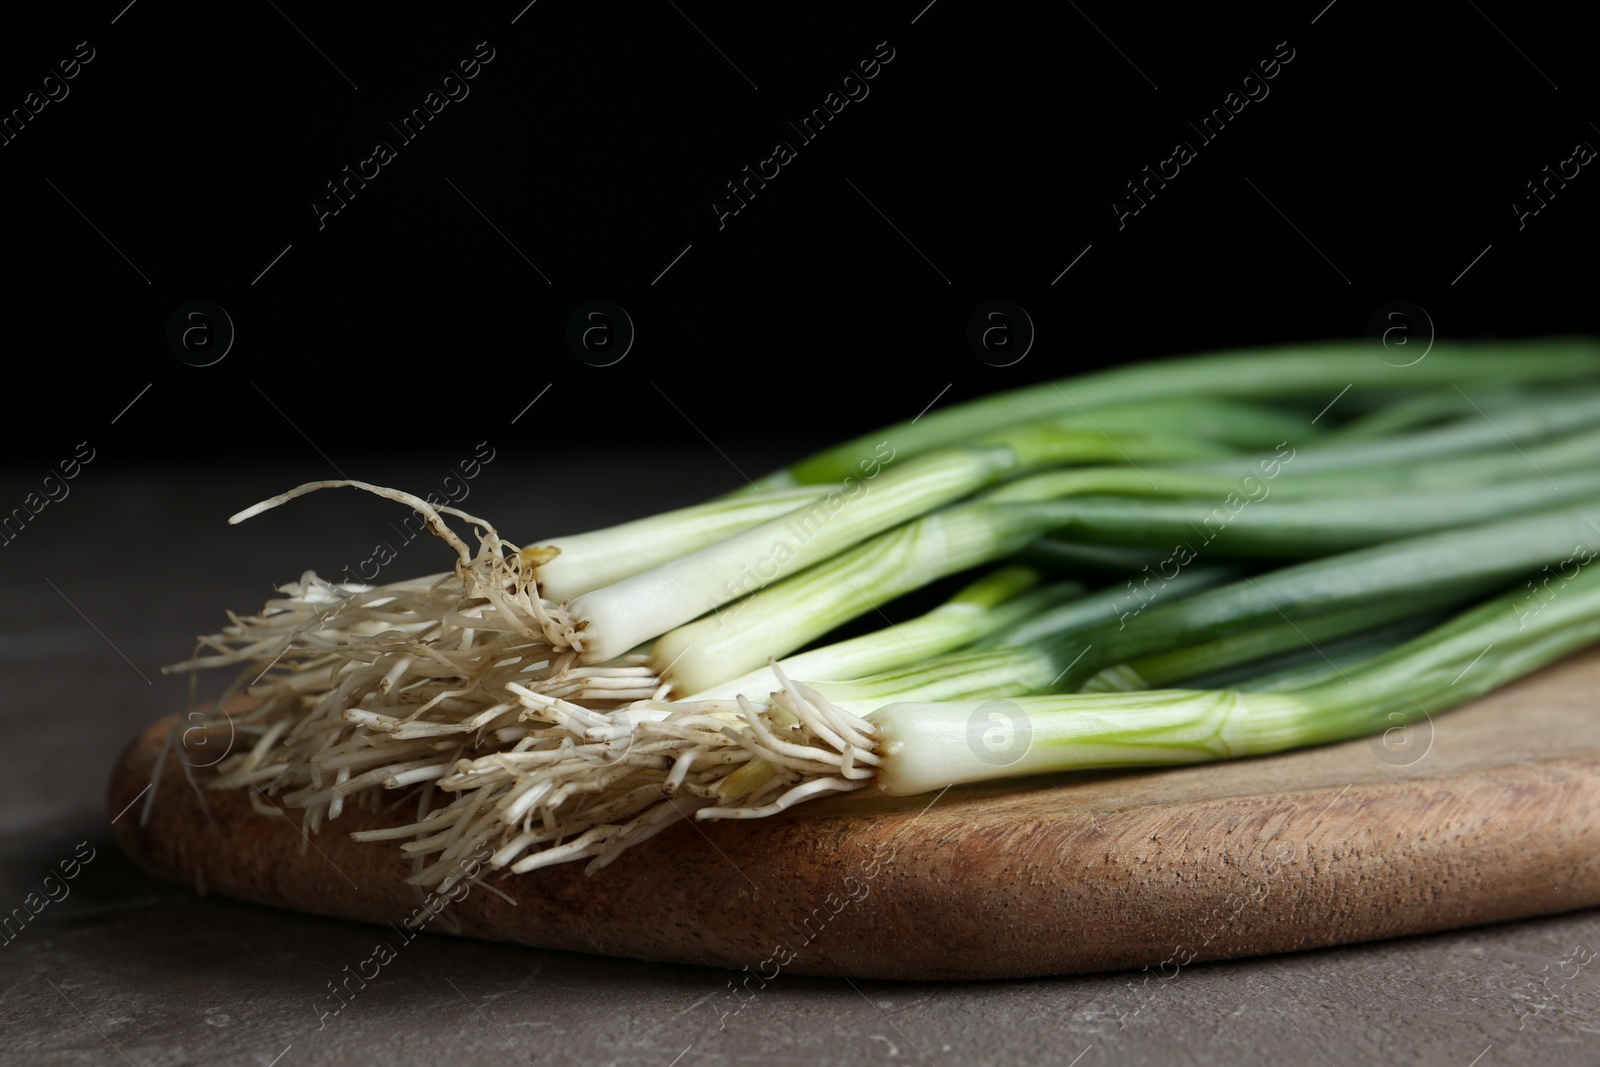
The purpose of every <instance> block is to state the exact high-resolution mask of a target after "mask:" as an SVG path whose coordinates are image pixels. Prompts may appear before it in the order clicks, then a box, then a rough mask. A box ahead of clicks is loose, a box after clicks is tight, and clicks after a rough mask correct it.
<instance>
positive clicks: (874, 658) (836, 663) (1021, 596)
mask: <svg viewBox="0 0 1600 1067" xmlns="http://www.w3.org/2000/svg"><path fill="white" fill-rule="evenodd" d="M1038 580H1039V576H1038V573H1037V572H1035V571H1033V570H1030V569H1028V568H1026V567H1003V568H1001V569H1000V570H998V571H995V572H993V573H991V574H987V575H984V576H983V577H982V578H980V579H978V580H977V581H976V582H973V583H972V584H971V585H969V586H967V587H966V588H964V589H962V590H961V591H960V592H958V593H957V594H956V595H955V596H953V597H951V598H950V599H949V600H948V601H946V602H945V603H943V604H940V605H939V606H938V607H936V608H934V609H933V610H932V611H930V612H928V613H927V614H925V615H921V616H919V617H917V618H915V619H910V620H907V621H906V622H902V623H899V624H898V625H893V626H889V627H886V628H884V629H882V630H877V631H874V632H873V633H869V634H863V635H861V636H860V637H853V638H850V639H849V640H846V641H839V642H836V643H834V644H831V645H824V646H823V647H821V648H815V649H812V650H810V651H808V652H802V653H800V654H799V655H796V656H790V657H788V658H787V659H784V660H780V661H779V662H778V664H777V668H779V669H781V670H782V671H783V672H784V673H785V674H788V675H789V676H791V677H796V678H812V679H829V680H849V679H855V678H865V677H867V676H869V675H874V674H879V673H882V672H884V671H888V670H893V669H895V668H897V667H904V666H907V665H911V664H916V663H920V662H923V661H926V660H927V659H928V657H930V656H937V655H940V654H942V653H945V652H949V651H951V650H952V649H956V648H960V647H961V646H963V645H968V644H971V643H972V642H974V641H978V640H980V639H982V638H985V637H988V636H989V635H991V634H995V633H998V632H1001V631H1003V630H1007V629H1009V628H1011V627H1013V626H1015V625H1017V624H1018V623H1020V622H1022V621H1023V620H1024V619H1027V618H1030V617H1033V616H1035V615H1038V614H1039V613H1041V612H1044V611H1047V610H1049V609H1051V608H1054V607H1056V606H1057V605H1060V604H1063V603H1069V602H1071V601H1073V600H1075V599H1077V598H1078V597H1080V596H1081V595H1082V594H1083V586H1082V585H1081V584H1080V583H1078V582H1057V583H1054V584H1052V585H1049V586H1046V587H1045V588H1043V589H1038V590H1032V587H1033V586H1034V585H1036V584H1037V583H1038ZM1030 590H1032V591H1030ZM779 688H782V683H781V682H780V681H779V680H778V674H777V671H776V670H775V669H774V668H773V667H761V668H759V669H758V670H754V671H751V672H749V673H748V674H744V675H741V676H739V677H738V678H735V679H733V680H732V681H728V682H723V683H722V684H720V685H714V686H712V687H711V688H709V689H705V690H702V691H701V692H698V693H692V694H689V695H687V696H684V697H681V698H679V699H682V700H714V699H725V700H732V699H733V698H734V697H736V696H738V695H739V694H740V693H743V694H745V695H746V696H749V697H764V696H765V695H766V694H768V693H770V692H772V691H773V690H775V689H779Z"/></svg>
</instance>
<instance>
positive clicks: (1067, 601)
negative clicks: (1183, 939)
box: [156, 339, 1600, 888]
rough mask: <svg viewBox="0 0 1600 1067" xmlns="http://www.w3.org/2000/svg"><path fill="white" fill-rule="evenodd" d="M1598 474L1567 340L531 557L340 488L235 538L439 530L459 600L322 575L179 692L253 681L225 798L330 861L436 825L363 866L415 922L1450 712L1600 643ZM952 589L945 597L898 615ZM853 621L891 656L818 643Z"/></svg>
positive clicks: (1295, 363) (1078, 410)
mask: <svg viewBox="0 0 1600 1067" xmlns="http://www.w3.org/2000/svg"><path fill="white" fill-rule="evenodd" d="M1335 400H1337V401H1338V403H1337V404H1335V403H1333V401H1335ZM1597 455H1600V344H1597V343H1596V342H1594V341H1592V340H1588V339H1553V340H1545V341H1536V342H1521V343H1516V344H1503V345H1501V344H1495V345H1490V344H1456V345H1451V344H1446V343H1442V342H1441V343H1436V344H1435V345H1434V348H1433V350H1432V351H1431V352H1430V353H1429V354H1428V358H1427V359H1425V360H1423V361H1421V362H1419V363H1416V364H1413V365H1411V366H1409V367H1404V368H1396V367H1392V366H1390V365H1388V364H1386V363H1384V362H1382V361H1381V360H1378V359H1376V358H1374V356H1373V355H1372V354H1371V353H1370V351H1369V350H1368V349H1367V347H1366V346H1365V345H1350V344H1325V345H1317V346H1303V347H1297V348H1290V349H1283V350H1269V351H1247V352H1238V353H1221V354H1215V355H1208V356H1200V357H1191V358H1186V359H1178V360H1171V361H1165V362H1161V363H1151V364H1143V365H1138V366H1131V367H1126V368H1121V369H1117V370H1113V371H1107V372H1102V373H1097V374H1093V375H1088V376H1084V377H1080V378H1076V379H1066V380H1062V381H1059V382H1053V383H1046V384H1045V385H1042V386H1035V387H1031V388H1028V389H1023V390H1019V391H1015V392H1011V393H1002V394H999V395H997V396H992V397H988V398H985V399H982V400H978V401H974V402H971V403H967V404H963V405H959V406H955V407H951V408H948V409H945V410H943V411H939V412H935V413H932V414H928V415H926V416H923V417H921V418H920V419H918V420H914V421H913V422H912V423H906V424H901V425H897V426H891V427H889V428H887V429H884V430H881V431H879V432H878V433H875V434H871V435H868V436H865V437H862V438H860V439H857V440H855V441H851V442H847V443H846V444H843V445H840V446H838V447H837V448H834V449H830V450H828V451H826V452H823V453H820V454H818V455H815V456H812V457H810V458H808V459H806V460H804V461H802V462H800V463H797V464H795V465H794V466H792V467H789V468H787V469H785V470H782V471H778V472H775V473H773V474H771V475H769V476H767V477H766V478H764V479H762V480H761V481H760V482H759V483H756V484H755V485H752V486H750V487H747V488H746V489H743V490H740V491H739V492H736V493H733V494H730V495H728V496H725V497H722V498H719V499H716V500H712V501H709V502H706V503H701V504H696V505H692V506H688V507H684V508H681V509H679V510H676V511H670V512H666V513H664V514H661V515H656V516H652V517H648V518H643V519H639V520H636V521H633V522H629V523H625V524H623V525H620V526H615V527H611V528H609V529H604V530H597V531H592V532H588V533H581V534H576V535H571V536H563V537H554V538H549V539H546V540H541V541H537V542H534V543H532V544H529V545H526V546H523V545H518V544H512V543H509V542H507V541H504V540H502V539H501V537H500V535H499V534H498V532H497V531H496V530H495V528H494V527H493V526H492V525H491V524H490V523H488V522H487V521H485V520H483V519H481V518H478V517H476V516H473V515H469V514H467V513H465V512H462V511H459V510H456V509H454V508H450V507H435V506H432V505H430V504H429V503H427V502H426V501H424V500H421V499H419V498H417V497H415V496H411V495H409V494H406V493H403V492H399V491H396V490H391V489H384V488H380V487H377V486H372V485H367V484H365V483H360V482H348V481H338V482H317V483H312V484H309V485H304V486H300V487H299V488H297V489H294V490H292V491H290V492H288V493H285V494H283V495H282V496H279V497H275V498H273V499H272V500H268V501H265V502H263V503H261V504H258V505H256V506H255V507H253V508H250V509H248V510H246V511H244V512H241V513H239V514H238V515H236V516H234V518H233V520H232V521H234V522H238V521H242V520H243V519H246V518H248V517H250V516H251V515H254V514H257V513H259V512H260V511H262V510H265V509H267V508H271V507H275V506H277V505H279V504H282V503H284V502H286V501H288V500H290V499H293V498H295V497H297V496H300V495H303V494H305V493H308V492H311V491H313V490H317V489H322V488H330V487H337V486H354V487H357V488H361V489H364V490H368V491H370V492H374V493H377V494H379V495H381V496H384V497H387V498H390V499H392V500H395V501H397V502H400V503H402V504H405V505H407V506H409V507H411V508H413V509H414V510H416V511H417V512H418V513H420V514H421V515H422V516H423V518H424V520H425V521H426V523H427V524H428V526H429V528H430V530H431V531H432V532H433V533H434V534H436V535H437V536H438V537H439V538H440V539H441V540H442V541H444V542H445V544H446V545H448V546H449V548H450V549H451V550H453V552H454V554H455V565H454V567H453V569H452V570H450V571H447V572H444V573H440V574H435V575H431V576H427V577H422V578H417V579H413V580H409V581H402V582H395V583H391V584H387V585H383V586H365V585H357V584H350V583H334V582H328V581H325V580H323V579H321V578H318V577H317V576H316V575H315V574H312V573H310V572H307V573H306V574H304V575H302V576H301V578H300V579H299V580H298V581H295V582H290V583H288V584H286V585H284V586H282V587H281V588H280V589H279V594H280V596H279V597H278V598H277V599H274V600H272V601H269V602H268V603H267V605H266V606H265V607H264V608H263V609H262V610H261V612H260V613H258V614H256V615H252V616H247V617H240V616H230V620H231V621H230V625H229V626H227V627H226V628H225V629H224V630H223V631H222V632H221V633H219V634H216V635H213V636H209V637H204V638H201V640H200V648H199V649H198V650H197V652H196V655H195V656H194V657H193V658H192V659H191V660H189V661H188V662H186V663H182V664H178V665H176V666H175V667H173V668H169V670H188V671H192V670H196V669H198V668H202V667H218V666H233V667H237V668H239V673H238V675H237V677H236V679H235V681H234V683H233V684H232V685H231V686H229V687H228V688H227V690H226V691H225V692H224V693H223V694H222V695H221V696H220V697H219V698H218V700H217V702H216V704H215V705H214V710H213V711H212V713H211V717H210V720H211V721H210V728H211V729H213V730H214V731H215V732H219V733H226V734H227V735H228V736H230V737H237V738H242V739H243V741H244V742H245V743H243V744H239V745H237V746H236V747H235V748H234V749H233V750H232V751H231V753H230V755H229V756H228V757H227V758H226V759H224V760H223V761H221V762H220V764H219V765H218V766H217V768H216V771H217V773H216V775H215V777H214V779H213V780H212V781H211V783H210V784H211V785H212V786H214V787H216V788H242V789H248V790H249V791H250V796H251V800H252V802H253V803H255V804H256V805H257V806H258V808H260V809H261V810H263V811H269V812H276V810H277V809H278V807H279V805H283V806H287V807H289V808H294V809H299V810H300V811H301V813H302V817H303V821H304V825H305V828H306V829H307V830H308V831H315V830H317V829H318V828H320V827H321V826H322V824H323V823H325V822H327V821H330V820H334V819H337V818H338V817H339V815H340V814H341V812H342V811H343V809H344V807H345V805H346V804H347V803H349V804H354V805H358V806H362V807H366V808H369V809H372V810H380V809H384V810H386V809H387V808H390V807H392V806H393V803H391V801H396V800H398V801H404V802H406V803H407V804H410V803H412V802H413V801H414V811H415V814H414V815H411V814H407V815H405V816H402V817H401V818H400V819H399V820H395V819H391V820H390V821H391V822H393V823H395V825H392V826H390V827H389V828H386V829H381V830H371V831H363V832H360V833H357V834H355V835H354V836H356V837H357V838H358V839H361V840H368V841H391V842H398V843H399V844H398V847H399V848H401V849H402V850H403V851H404V852H405V853H406V854H408V855H410V856H412V857H413V858H414V861H415V863H414V874H413V878H412V880H413V881H414V882H415V883H417V884H419V885H430V886H442V887H445V888H448V887H449V885H450V884H452V883H453V881H454V880H456V879H459V878H460V877H461V873H460V872H461V867H462V862H463V860H464V859H465V858H466V857H468V856H471V855H475V854H481V852H480V850H481V849H483V848H484V847H485V845H487V846H488V847H489V848H490V850H492V860H491V863H490V866H491V867H493V868H500V867H509V868H510V869H511V870H512V871H515V872H522V871H527V870H531V869H534V868H537V867H542V866H547V865H550V864H554V863H560V862H565V861H569V860H574V859H589V860H590V861H591V862H590V869H593V868H595V867H598V866H603V865H605V864H607V863H609V862H610V861H611V860H612V859H613V858H615V857H616V856H617V855H618V854H619V853H620V852H622V851H623V850H624V849H626V848H629V847H631V846H633V845H636V844H638V843H640V842H642V841H644V840H646V839H648V838H649V837H651V836H653V835H654V834H656V833H658V832H660V831H661V830H663V829H665V828H667V827H668V826H670V825H672V824H673V823H674V822H676V821H678V820H679V819H682V818H684V817H686V816H692V817H694V818H699V819H719V818H752V817H760V816H765V815H769V814H772V813H774V812H777V811H781V810H784V809H786V808H789V807H792V806H793V805H794V804H796V803H799V802H801V801H804V800H807V799H810V798H813V797H817V796H822V795H826V794H829V793H838V792H847V791H854V790H860V789H867V788H876V789H880V790H883V791H887V792H890V793H916V792H921V791H925V790H933V789H940V788H944V787H946V786H948V785H951V784H953V783H961V782H971V781H978V780H983V779H991V778H999V777H1013V776H1022V775H1038V774H1045V773H1050V772H1060V771H1067V770H1074V769H1082V768H1097V767H1098V768H1103V767H1130V766H1158V765H1163V764H1174V763H1193V762H1200V761H1205V760H1216V759H1224V758H1231V757H1238V756H1249V755H1255V754H1259V753H1265V752H1274V751H1279V750H1283V749H1288V748H1293V747H1296V746H1303V745H1312V744H1321V743H1325V742H1329V741H1334V740H1339V739H1343V738H1349V737H1353V736H1358V735H1360V734H1363V733H1368V732H1373V731H1381V730H1384V729H1388V728H1391V727H1393V726H1395V725H1396V724H1398V723H1402V722H1405V721H1409V720H1411V719H1414V718H1416V717H1419V716H1422V715H1428V714H1432V713H1433V712H1435V711H1438V710H1441V709H1444V708H1448V707H1451V706H1454V705H1456V704H1459V703H1461V702H1463V701H1465V700H1467V699H1470V698H1471V697H1473V696H1476V695H1478V694H1480V693H1483V692H1487V691H1488V690H1490V689H1493V688H1495V687H1497V686H1500V685H1503V684H1505V683H1506V682H1509V681H1511V680H1513V679H1515V678H1517V677H1520V676H1522V675H1524V674H1526V673H1528V672H1529V671H1532V670H1535V669H1537V668H1538V667H1540V666H1543V665H1544V664H1547V663H1549V662H1551V661H1552V660H1554V659H1556V658H1558V657H1560V656H1562V655H1565V654H1567V653H1568V652H1570V651H1572V650H1574V649H1577V648H1580V647H1582V646H1583V645H1585V644H1587V643H1590V642H1593V641H1596V640H1597V639H1600V576H1597V575H1596V573H1594V570H1593V569H1590V568H1588V566H1587V565H1588V563H1589V562H1590V561H1592V560H1593V559H1594V557H1595V555H1596V554H1597V553H1600V471H1597V470H1596V469H1595V464H1594V459H1595V457H1596V456H1597ZM452 522H453V523H454V524H455V525H454V526H453V525H452ZM463 525H464V526H465V527H466V528H468V529H469V530H470V531H471V532H470V534H469V535H467V536H463V535H462V534H461V533H459V532H458V531H457V528H456V527H459V526H463ZM962 576H964V580H965V584H956V585H950V584H948V583H946V582H945V581H944V580H946V579H949V580H950V581H951V582H956V583H960V582H961V581H962ZM931 585H937V586H938V587H939V588H943V589H945V590H946V595H947V596H948V599H946V600H945V602H944V603H942V604H939V605H938V606H937V607H933V608H932V609H931V610H926V611H923V612H922V613H920V614H917V613H914V612H913V613H908V612H907V611H906V610H905V609H904V604H905V603H906V601H905V599H904V598H906V597H907V595H908V594H912V593H915V592H917V591H919V590H923V589H924V588H925V587H928V586H931ZM923 602H924V603H926V600H924V601H923ZM863 617H865V618H869V619H876V620H877V621H878V622H880V623H882V624H883V625H882V626H881V628H879V629H877V630H875V631H874V632H868V633H864V634H860V635H858V636H854V637H850V638H848V639H842V640H841V639H838V638H837V637H834V636H831V635H832V634H833V632H834V631H836V630H838V629H839V628H840V627H841V626H842V625H844V624H846V623H849V622H851V620H857V619H861V618H863ZM856 628H857V629H860V628H861V627H860V626H859V625H858V626H857V627H856ZM241 696H243V697H248V698H249V701H248V703H249V709H248V710H246V711H243V712H240V711H236V710H235V711H230V710H225V709H231V708H232V707H233V705H234V703H235V698H238V697H241ZM176 736H177V733H176V730H175V731H174V738H175V739H176ZM186 766H187V764H186ZM160 770H161V768H160V765H159V764H158V766H157V769H156V773H157V775H159V774H160ZM408 810H409V809H408ZM390 847H395V846H393V845H391V846H390Z"/></svg>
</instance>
